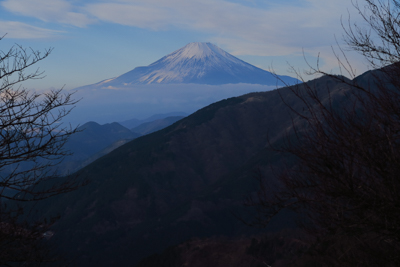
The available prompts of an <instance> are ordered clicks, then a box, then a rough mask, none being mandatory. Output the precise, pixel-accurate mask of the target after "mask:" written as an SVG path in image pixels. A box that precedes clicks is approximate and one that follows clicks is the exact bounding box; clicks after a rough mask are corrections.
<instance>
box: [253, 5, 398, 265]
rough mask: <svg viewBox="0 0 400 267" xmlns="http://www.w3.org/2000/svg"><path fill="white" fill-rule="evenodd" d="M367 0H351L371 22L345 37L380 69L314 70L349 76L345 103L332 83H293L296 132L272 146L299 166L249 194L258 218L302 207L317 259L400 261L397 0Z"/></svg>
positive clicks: (321, 262) (328, 262)
mask: <svg viewBox="0 0 400 267" xmlns="http://www.w3.org/2000/svg"><path fill="white" fill-rule="evenodd" d="M362 3H363V5H362V6H361V5H360V4H359V3H355V4H354V6H355V8H356V9H357V10H358V11H359V12H360V14H361V15H362V16H363V18H364V20H365V22H366V23H367V24H368V25H369V28H367V29H365V28H362V27H359V26H358V25H357V24H351V23H349V24H348V26H346V27H345V40H346V41H347V43H348V45H349V46H350V47H351V48H352V49H354V50H356V51H359V52H360V53H361V54H362V55H364V56H365V58H366V59H367V60H368V61H369V62H370V64H371V67H373V68H375V67H379V68H380V69H379V70H375V71H373V72H370V73H367V74H365V75H364V76H363V77H361V78H358V79H356V80H352V81H351V80H348V79H345V78H344V77H342V76H335V75H331V74H328V73H325V72H324V71H322V70H320V69H319V68H318V67H317V68H314V69H313V71H314V72H315V73H319V74H323V75H326V76H329V78H331V79H334V80H335V81H337V82H338V83H341V84H342V87H343V88H344V89H343V91H342V92H343V94H344V97H342V98H341V101H340V102H335V100H334V99H333V98H334V96H335V95H334V93H333V92H331V91H330V88H324V89H327V90H326V91H327V93H326V94H325V95H321V90H320V89H321V88H315V87H313V83H304V84H302V85H299V86H297V87H292V88H291V89H292V93H293V94H295V95H296V96H297V97H298V99H299V101H301V102H302V103H303V106H304V109H303V110H301V111H299V110H295V109H292V111H293V114H294V118H295V120H296V121H295V122H294V123H293V129H294V130H293V132H291V133H288V135H287V139H286V144H285V145H284V146H283V147H279V148H276V147H275V149H279V150H281V151H283V152H285V153H287V154H288V155H291V156H294V157H295V158H296V164H295V165H294V166H293V167H291V168H287V169H286V170H285V171H283V172H281V173H280V174H279V175H278V178H279V182H280V183H279V189H278V190H277V191H275V192H271V190H269V188H268V187H266V186H265V184H264V183H261V184H262V187H261V189H260V191H259V194H258V197H255V198H251V199H249V201H248V202H247V204H248V205H251V206H255V207H257V208H258V210H259V215H258V217H257V221H256V223H258V224H266V223H268V222H269V220H270V219H271V218H272V217H273V216H275V215H276V214H277V213H279V212H280V211H282V210H284V209H292V210H294V211H296V212H297V213H298V214H299V215H300V217H301V220H300V226H301V227H302V229H304V230H305V231H306V232H307V233H308V234H309V235H310V236H311V237H313V238H312V240H313V241H314V242H312V243H311V244H310V251H309V252H310V253H313V261H314V263H317V264H318V266H400V194H399V192H400V63H399V59H400V31H399V30H400V28H399V26H400V4H399V2H398V1H397V0H390V1H383V0H363V1H362ZM340 65H341V67H342V68H345V69H346V70H347V71H348V73H349V74H352V73H353V72H352V69H351V66H350V65H348V64H347V62H346V60H344V61H340ZM283 101H285V99H284V97H283ZM299 121H300V122H301V123H299ZM299 262H300V261H298V263H299ZM297 266H299V265H297Z"/></svg>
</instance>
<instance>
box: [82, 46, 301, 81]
mask: <svg viewBox="0 0 400 267" xmlns="http://www.w3.org/2000/svg"><path fill="white" fill-rule="evenodd" d="M298 82H299V81H298V80H297V79H295V78H292V77H290V76H280V75H274V74H272V73H270V72H268V71H265V70H263V69H260V68H257V67H255V66H253V65H251V64H249V63H246V62H244V61H242V60H240V59H238V58H236V57H234V56H232V55H231V54H229V53H227V52H225V51H224V50H222V49H221V48H219V47H217V46H215V45H213V44H211V43H189V44H187V45H186V46H184V47H182V48H180V49H178V50H176V51H175V52H173V53H171V54H169V55H166V56H164V57H163V58H161V59H159V60H158V61H156V62H154V63H152V64H150V65H149V66H146V67H137V68H135V69H133V70H131V71H129V72H127V73H125V74H122V75H121V76H118V77H116V78H112V79H108V80H104V81H101V82H99V83H96V84H93V85H90V87H92V88H93V86H94V87H100V88H109V89H114V88H121V87H122V88H123V87H129V86H132V85H136V84H180V83H183V84H187V83H192V84H208V85H222V84H238V83H247V84H262V85H274V86H275V85H278V86H282V85H285V84H290V85H293V84H296V83H298ZM85 87H86V86H85Z"/></svg>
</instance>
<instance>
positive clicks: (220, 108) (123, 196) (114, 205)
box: [41, 76, 365, 266]
mask: <svg viewBox="0 0 400 267" xmlns="http://www.w3.org/2000/svg"><path fill="white" fill-rule="evenodd" d="M363 79H365V76H364V77H363ZM308 83H309V84H311V86H313V87H315V88H317V91H318V93H319V94H320V95H321V96H322V99H324V101H328V100H329V99H332V101H333V102H334V103H341V104H343V103H345V102H346V99H347V96H346V94H345V92H346V91H347V90H349V89H348V87H347V86H345V85H344V84H343V83H341V82H340V81H339V80H338V79H335V78H332V77H322V78H319V79H316V80H313V81H310V82H308ZM301 87H302V85H300V89H301ZM328 89H329V90H328ZM328 91H329V92H330V97H328ZM282 99H284V101H282ZM287 105H289V106H290V107H291V108H293V109H295V110H298V111H300V112H301V110H302V108H303V106H302V105H303V103H302V102H301V101H299V99H298V98H296V97H295V96H294V95H293V94H292V92H291V91H290V88H281V89H278V90H274V91H269V92H260V93H251V94H247V95H243V96H240V97H234V98H229V99H225V100H222V101H219V102H217V103H214V104H212V105H210V106H207V107H205V108H203V109H201V110H199V111H197V112H195V113H194V114H192V115H190V116H188V117H186V118H183V119H182V120H179V121H177V122H176V123H174V124H173V125H171V126H169V127H167V128H165V129H163V130H160V131H158V132H155V133H152V134H149V135H146V136H142V137H139V138H137V139H135V140H133V141H131V142H129V143H127V144H125V145H123V146H121V147H119V148H117V149H116V150H114V151H112V152H111V153H109V154H108V155H106V156H103V157H102V158H100V159H98V160H96V161H95V162H93V163H91V164H90V165H88V166H86V167H85V168H83V169H82V170H80V171H79V172H78V173H77V175H78V177H79V179H88V180H89V181H90V183H89V184H88V185H87V186H85V187H83V188H80V189H78V190H76V191H74V192H71V193H68V194H65V195H62V196H57V197H55V198H52V199H51V200H50V201H49V202H47V203H41V205H45V206H46V210H47V214H46V215H47V216H52V215H60V216H61V219H60V220H59V221H58V222H57V223H56V224H55V225H54V227H53V230H54V232H55V235H54V237H53V238H52V239H51V240H50V242H55V243H56V244H57V246H58V247H59V249H60V251H62V253H63V254H64V255H66V256H68V257H71V258H74V259H75V262H74V265H79V266H118V265H119V266H130V265H132V266H133V265H134V264H136V263H137V262H138V261H139V260H140V259H142V258H144V257H146V256H149V255H151V254H153V253H156V252H160V251H162V250H163V249H165V248H166V247H168V246H171V245H177V244H179V243H180V242H183V241H185V240H187V239H189V238H194V237H210V236H231V237H234V236H241V235H244V234H254V233H256V232H257V231H260V230H258V229H253V228H249V227H247V226H245V225H244V224H243V223H242V222H240V221H239V220H238V219H237V218H235V217H234V216H233V215H232V214H242V215H243V214H246V212H247V211H248V210H247V209H245V208H244V207H243V200H244V198H245V197H246V196H247V195H249V194H250V193H251V192H254V191H255V190H256V189H257V187H258V184H257V180H256V179H255V174H256V173H257V170H261V171H262V173H263V175H264V176H265V177H267V178H268V179H271V180H273V179H274V175H273V174H272V172H271V169H270V168H269V167H270V166H273V167H274V168H276V167H278V166H280V165H281V164H283V163H284V164H286V165H287V166H290V164H292V161H291V159H290V158H284V157H282V155H281V154H280V153H279V152H277V151H274V150H271V149H270V148H269V146H268V143H271V144H272V145H274V146H278V147H279V145H280V144H282V143H283V141H284V138H285V135H286V134H288V135H289V136H290V134H291V131H292V127H293V123H295V124H298V125H301V121H300V120H299V119H298V118H297V117H296V116H294V115H293V113H291V112H290V110H289V108H288V106H287ZM248 216H251V215H250V214H249V215H248ZM282 216H283V217H286V218H290V217H287V216H286V215H282ZM283 217H281V218H277V219H276V221H275V222H273V223H272V224H271V225H270V230H276V229H282V228H285V227H290V226H293V220H292V219H287V220H284V219H283Z"/></svg>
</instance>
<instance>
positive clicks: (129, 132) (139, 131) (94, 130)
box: [57, 112, 187, 174]
mask: <svg viewBox="0 0 400 267" xmlns="http://www.w3.org/2000/svg"><path fill="white" fill-rule="evenodd" d="M176 114H180V115H181V116H169V115H176ZM183 115H187V114H185V113H183V112H173V113H167V114H155V115H153V116H151V117H149V118H147V119H144V120H138V119H131V120H128V121H123V122H120V123H117V122H113V123H106V124H103V125H100V124H98V123H96V122H93V121H91V122H87V123H85V124H83V125H82V126H80V127H79V128H78V131H79V132H78V133H76V134H74V135H72V136H71V137H70V138H69V140H68V142H67V143H66V144H65V146H64V148H65V149H66V150H67V151H69V152H70V153H71V154H72V155H70V156H66V157H65V158H64V160H63V161H62V162H61V164H59V165H58V166H57V169H58V171H59V172H60V173H61V174H70V173H73V172H75V171H77V170H79V169H80V168H83V167H85V166H86V165H88V164H90V163H91V162H93V161H95V160H96V159H98V158H100V157H102V156H104V155H106V154H108V153H110V152H111V151H113V150H114V149H116V148H118V147H119V146H121V145H123V144H125V143H127V142H129V141H131V140H133V139H135V138H138V137H140V136H142V135H146V134H149V133H152V132H155V131H158V130H161V129H163V128H165V127H167V126H169V125H171V124H172V123H174V122H176V121H177V120H180V119H182V118H184V116H183ZM121 124H122V125H121ZM123 125H125V126H126V127H124V126H123ZM127 127H132V129H128V128H127Z"/></svg>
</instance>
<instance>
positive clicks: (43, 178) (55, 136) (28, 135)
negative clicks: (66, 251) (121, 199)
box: [0, 38, 79, 266]
mask: <svg viewBox="0 0 400 267" xmlns="http://www.w3.org/2000/svg"><path fill="white" fill-rule="evenodd" d="M1 39H2V38H0V40H1ZM51 51H52V49H47V50H45V51H44V52H40V51H36V50H33V49H26V48H23V47H21V46H19V45H15V46H13V47H11V48H10V49H9V50H8V51H0V81H1V82H0V265H6V266H7V265H9V266H15V265H24V266H25V265H29V264H35V263H39V262H42V261H43V260H44V258H43V257H44V256H45V254H46V253H45V252H47V249H46V248H45V247H44V243H43V240H44V233H45V232H46V230H47V227H48V226H49V224H50V222H45V221H41V222H35V223H28V222H27V221H26V220H25V219H22V217H21V216H26V212H27V211H26V210H24V205H21V204H23V203H25V202H28V201H38V200H42V199H45V198H48V197H51V196H54V195H58V194H62V193H65V192H69V191H71V190H74V189H75V188H76V187H77V186H79V183H78V182H77V181H75V180H65V179H63V182H62V183H54V182H50V180H56V179H58V178H59V177H58V176H57V173H56V171H54V168H51V167H54V166H55V165H57V163H58V162H59V161H60V160H61V159H62V158H63V157H64V156H65V155H67V154H68V151H65V150H63V145H64V144H65V142H66V141H67V140H68V137H69V136H70V135H71V134H73V133H75V132H76V128H73V127H71V126H64V125H65V124H63V123H62V122H61V120H62V119H63V118H64V117H65V116H67V115H68V114H69V112H70V111H71V109H72V107H73V106H74V105H75V104H76V102H77V101H75V100H73V99H72V98H71V94H69V93H63V91H62V90H53V91H50V92H47V93H36V92H30V91H29V90H27V89H25V88H23V87H22V84H21V83H23V82H24V81H27V80H32V79H41V78H43V77H44V76H43V72H41V71H40V70H39V69H36V70H35V71H33V72H30V73H29V74H26V71H27V69H28V68H31V67H32V66H33V65H35V64H36V63H38V62H39V61H41V60H43V59H45V58H47V57H48V56H49V55H50V53H51ZM45 183H46V186H44V185H43V184H45Z"/></svg>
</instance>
